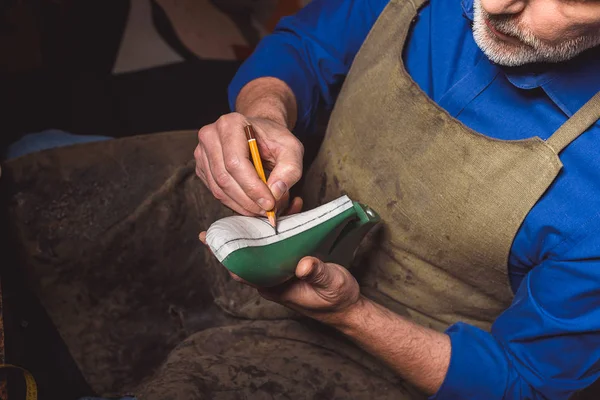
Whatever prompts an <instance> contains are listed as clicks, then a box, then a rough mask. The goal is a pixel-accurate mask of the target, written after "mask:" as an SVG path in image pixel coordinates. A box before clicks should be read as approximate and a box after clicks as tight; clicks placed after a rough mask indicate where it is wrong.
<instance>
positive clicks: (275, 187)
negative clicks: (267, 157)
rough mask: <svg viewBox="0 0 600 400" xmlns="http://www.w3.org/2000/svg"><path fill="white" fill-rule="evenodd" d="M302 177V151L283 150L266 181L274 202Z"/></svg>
mask: <svg viewBox="0 0 600 400" xmlns="http://www.w3.org/2000/svg"><path fill="white" fill-rule="evenodd" d="M301 177H302V151H296V150H295V149H285V150H283V151H282V152H281V154H280V155H279V157H277V160H276V162H275V167H274V168H273V170H272V171H271V174H270V175H269V180H268V186H269V189H271V193H273V197H275V200H279V199H281V197H282V196H283V195H284V194H285V193H286V192H287V191H288V190H290V188H291V187H292V186H294V185H295V184H296V183H297V182H298V181H299V180H300V178H301Z"/></svg>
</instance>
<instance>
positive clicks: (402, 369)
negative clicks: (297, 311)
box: [324, 297, 450, 394]
mask: <svg viewBox="0 0 600 400" xmlns="http://www.w3.org/2000/svg"><path fill="white" fill-rule="evenodd" d="M324 322H326V323H329V324H331V325H332V326H334V327H336V328H337V329H338V330H340V331H341V332H343V333H344V334H345V335H347V336H348V337H350V338H351V339H352V340H353V341H354V342H356V343H357V344H358V345H359V346H361V347H362V348H364V349H365V350H366V351H368V352H369V353H371V354H373V355H375V356H376V357H378V358H379V359H381V360H382V361H384V362H385V363H386V364H387V365H389V366H390V367H391V368H392V369H393V370H394V371H395V372H396V373H397V374H399V375H400V376H402V377H403V378H404V379H406V380H408V381H409V382H411V383H412V384H413V385H415V386H417V387H418V388H420V389H421V390H423V391H424V392H425V393H427V394H434V393H435V392H437V391H438V389H439V387H440V386H441V384H442V382H443V381H444V378H445V376H446V372H447V370H448V365H449V363H450V339H449V337H448V336H447V335H445V334H443V333H439V332H437V331H434V330H432V329H428V328H425V327H422V326H420V325H418V324H415V323H413V322H411V321H409V320H407V319H405V318H403V317H401V316H399V315H397V314H394V313H393V312H391V311H390V310H388V309H386V308H384V307H382V306H380V305H378V304H376V303H374V302H372V301H370V300H368V299H366V298H365V297H361V299H360V300H359V301H358V302H357V303H356V304H355V305H354V306H352V307H351V309H350V310H349V311H347V312H345V313H344V314H343V315H339V316H336V317H335V318H328V320H327V321H324Z"/></svg>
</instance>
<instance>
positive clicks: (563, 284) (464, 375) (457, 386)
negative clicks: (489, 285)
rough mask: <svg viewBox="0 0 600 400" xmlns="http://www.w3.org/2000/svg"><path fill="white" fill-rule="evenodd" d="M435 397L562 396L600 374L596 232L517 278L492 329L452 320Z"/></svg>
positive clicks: (599, 238)
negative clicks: (449, 348) (447, 355)
mask: <svg viewBox="0 0 600 400" xmlns="http://www.w3.org/2000/svg"><path fill="white" fill-rule="evenodd" d="M446 333H447V334H448V335H449V336H450V340H451V343H452V355H451V360H450V366H449V369H448V372H447V374H446V378H445V381H444V383H443V384H442V386H441V387H440V389H439V391H438V393H437V394H436V395H434V396H433V397H432V399H435V400H446V399H448V400H449V399H486V400H495V399H504V400H512V399H553V400H561V399H565V400H566V399H568V398H570V396H571V395H572V394H573V393H574V392H576V391H578V390H580V389H583V388H585V387H587V386H589V385H591V384H592V383H593V382H594V381H595V380H596V379H598V378H599V377H600V232H597V231H594V232H593V233H592V234H588V236H587V237H586V238H584V239H583V240H581V241H580V242H578V243H577V245H574V246H572V247H571V249H570V250H569V251H568V252H567V254H564V255H562V256H561V257H560V259H546V260H545V261H543V262H542V263H541V264H540V265H538V266H537V267H535V268H534V269H533V270H532V271H531V272H530V273H529V274H528V275H527V276H526V277H525V278H524V280H523V282H522V283H521V285H520V287H519V290H518V291H517V294H516V296H515V299H514V301H513V304H512V305H511V307H510V308H509V309H508V310H506V311H505V312H504V313H503V314H502V315H501V316H500V317H499V318H498V319H497V320H496V321H495V323H494V325H493V326H492V330H491V333H489V332H485V331H482V330H480V329H478V328H475V327H473V326H470V325H467V324H464V323H458V324H455V325H453V326H451V327H450V328H449V329H448V330H447V331H446Z"/></svg>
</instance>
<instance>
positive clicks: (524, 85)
mask: <svg viewBox="0 0 600 400" xmlns="http://www.w3.org/2000/svg"><path fill="white" fill-rule="evenodd" d="M473 1H474V0H461V6H462V10H463V15H464V16H465V17H466V18H467V19H469V20H470V21H471V22H472V21H473ZM499 68H500V69H501V70H502V72H503V73H504V75H505V76H506V78H507V79H508V81H509V82H510V83H512V84H513V85H514V86H516V87H518V88H520V89H526V90H527V89H537V88H542V89H543V90H544V91H545V92H546V94H547V95H548V97H550V99H552V101H553V102H554V103H555V104H556V105H557V106H558V107H559V108H560V109H561V110H562V111H563V112H564V113H565V114H566V115H567V116H569V117H570V116H572V115H573V114H574V113H575V112H576V111H577V110H579V109H580V108H581V107H582V106H583V105H584V104H585V103H586V102H587V101H588V100H589V99H591V98H592V96H594V95H595V94H596V93H597V92H598V91H600V72H599V71H600V46H597V47H595V48H593V49H590V50H588V51H586V52H584V53H583V54H581V55H579V56H577V57H575V58H574V59H572V60H569V61H567V62H564V63H558V64H532V65H524V66H522V67H516V68H509V67H500V66H499Z"/></svg>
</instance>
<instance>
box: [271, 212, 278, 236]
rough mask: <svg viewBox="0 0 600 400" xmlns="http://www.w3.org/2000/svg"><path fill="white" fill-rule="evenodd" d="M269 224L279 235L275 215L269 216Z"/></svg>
mask: <svg viewBox="0 0 600 400" xmlns="http://www.w3.org/2000/svg"><path fill="white" fill-rule="evenodd" d="M269 223H270V224H271V226H272V227H273V229H275V234H277V223H276V222H275V216H274V215H269Z"/></svg>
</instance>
